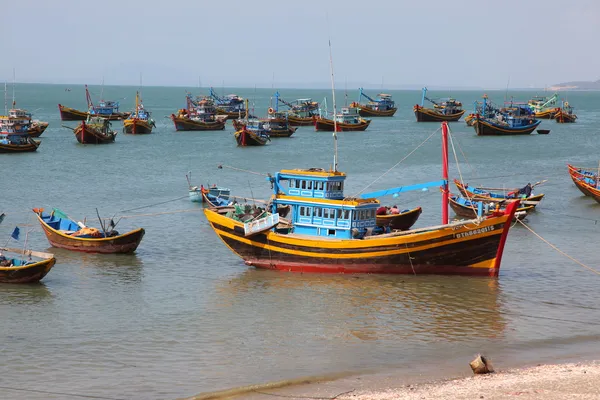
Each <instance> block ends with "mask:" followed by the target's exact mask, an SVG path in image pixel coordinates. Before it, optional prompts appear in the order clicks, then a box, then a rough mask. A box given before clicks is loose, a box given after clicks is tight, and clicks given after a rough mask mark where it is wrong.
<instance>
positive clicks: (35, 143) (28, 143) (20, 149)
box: [0, 134, 41, 153]
mask: <svg viewBox="0 0 600 400" xmlns="http://www.w3.org/2000/svg"><path fill="white" fill-rule="evenodd" d="M40 143H41V141H39V140H34V139H33V138H31V137H29V136H27V135H25V134H20V135H17V134H8V135H0V153H29V152H32V151H36V150H37V149H38V147H39V146H40Z"/></svg>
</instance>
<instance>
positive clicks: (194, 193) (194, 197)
mask: <svg viewBox="0 0 600 400" xmlns="http://www.w3.org/2000/svg"><path fill="white" fill-rule="evenodd" d="M185 178H186V179H187V182H188V192H189V196H190V201H192V202H194V203H202V202H204V198H203V197H202V191H203V190H208V193H209V194H211V195H212V196H215V197H221V198H223V199H229V195H230V194H231V190H230V189H228V188H224V187H221V186H217V185H211V186H209V187H208V189H206V188H205V187H204V185H200V186H193V185H192V172H191V171H190V172H188V173H187V174H186V175H185Z"/></svg>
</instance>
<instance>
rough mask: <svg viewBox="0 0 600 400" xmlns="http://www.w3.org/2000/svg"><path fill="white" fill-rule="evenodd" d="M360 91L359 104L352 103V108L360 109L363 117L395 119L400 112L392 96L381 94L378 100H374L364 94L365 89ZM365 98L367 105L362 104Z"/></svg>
mask: <svg viewBox="0 0 600 400" xmlns="http://www.w3.org/2000/svg"><path fill="white" fill-rule="evenodd" d="M358 90H359V94H358V102H356V103H352V104H351V106H354V107H358V109H359V111H358V113H359V114H360V116H361V117H393V116H394V114H395V113H396V111H398V108H397V107H396V103H395V102H394V101H393V100H392V95H391V94H386V93H379V94H378V95H377V97H378V99H373V98H372V97H370V96H368V95H366V94H365V93H364V92H363V88H359V89H358ZM363 97H364V98H365V99H367V101H368V102H367V103H366V104H361V103H360V102H361V101H362V98H363Z"/></svg>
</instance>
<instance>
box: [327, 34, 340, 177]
mask: <svg viewBox="0 0 600 400" xmlns="http://www.w3.org/2000/svg"><path fill="white" fill-rule="evenodd" d="M329 69H330V70H331V96H332V98H333V171H334V172H337V160H338V154H337V153H338V146H337V129H338V127H337V118H336V117H337V116H336V114H337V110H336V106H335V81H334V80H333V56H332V55H331V39H329Z"/></svg>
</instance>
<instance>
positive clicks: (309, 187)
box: [308, 181, 313, 189]
mask: <svg viewBox="0 0 600 400" xmlns="http://www.w3.org/2000/svg"><path fill="white" fill-rule="evenodd" d="M312 184H313V182H312V181H308V189H312Z"/></svg>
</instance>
